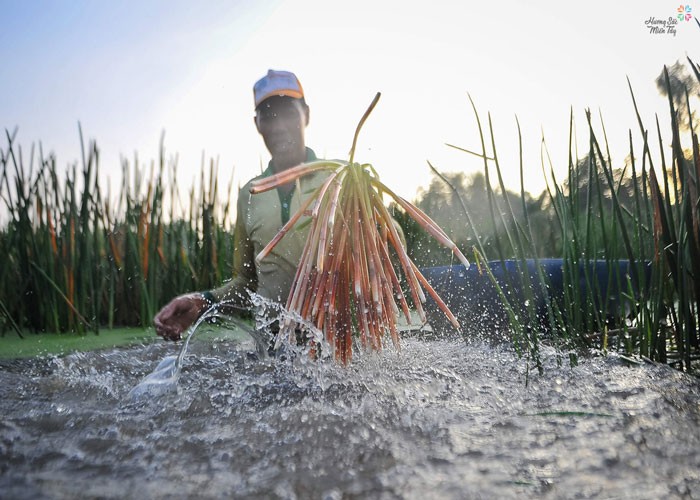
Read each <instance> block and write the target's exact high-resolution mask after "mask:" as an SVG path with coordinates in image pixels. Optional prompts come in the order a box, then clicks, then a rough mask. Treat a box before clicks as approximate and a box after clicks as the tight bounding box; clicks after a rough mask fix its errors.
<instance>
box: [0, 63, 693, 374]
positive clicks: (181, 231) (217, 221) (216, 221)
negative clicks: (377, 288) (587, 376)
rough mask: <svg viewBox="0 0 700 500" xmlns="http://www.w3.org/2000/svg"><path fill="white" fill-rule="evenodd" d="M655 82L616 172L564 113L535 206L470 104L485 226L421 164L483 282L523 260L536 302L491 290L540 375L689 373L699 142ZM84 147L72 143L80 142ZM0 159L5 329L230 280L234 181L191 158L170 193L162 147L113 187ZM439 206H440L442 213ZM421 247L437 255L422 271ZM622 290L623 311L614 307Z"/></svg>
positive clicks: (99, 312) (131, 317)
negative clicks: (666, 366)
mask: <svg viewBox="0 0 700 500" xmlns="http://www.w3.org/2000/svg"><path fill="white" fill-rule="evenodd" d="M688 65H689V67H690V68H691V70H692V72H693V75H694V76H695V77H696V78H697V79H698V81H700V66H698V65H697V64H695V63H694V62H693V61H692V60H690V59H688ZM665 75H666V84H667V85H668V89H669V91H668V103H669V106H668V115H667V117H665V118H664V117H658V118H657V120H656V122H655V123H653V124H645V123H643V122H642V120H641V118H640V112H639V110H637V109H636V107H637V105H638V104H637V103H636V102H634V104H633V105H634V106H635V110H636V111H637V117H638V121H637V123H634V124H632V126H631V128H630V131H629V157H628V159H627V161H626V162H624V165H623V166H622V167H616V166H615V165H617V164H619V163H620V161H619V159H612V158H610V154H609V151H608V144H607V139H606V136H605V127H604V123H602V121H601V122H599V123H598V122H597V121H596V120H595V119H594V118H593V117H592V115H591V114H590V112H587V113H586V125H585V126H586V128H587V130H588V137H589V140H588V143H587V144H586V145H585V146H582V145H579V144H575V143H574V140H573V136H574V132H573V128H574V120H573V113H572V118H571V123H570V129H571V133H570V137H571V138H572V139H571V140H570V144H569V151H570V155H569V160H568V169H567V171H568V173H567V176H566V178H564V179H560V178H557V177H556V176H555V174H554V172H555V171H557V169H555V168H554V165H552V164H551V161H550V160H549V158H548V155H547V152H546V145H543V154H542V160H541V169H542V175H543V176H544V177H545V178H547V180H548V187H547V190H546V191H545V192H544V193H542V194H541V195H539V196H538V197H533V196H532V195H531V194H530V193H527V192H526V191H525V189H524V181H523V178H524V175H525V173H524V171H525V164H526V163H527V164H528V165H531V163H532V162H531V161H529V160H528V161H526V159H525V158H523V155H522V148H521V146H520V145H519V144H507V145H499V146H498V147H501V148H503V147H507V148H519V147H520V178H521V188H520V192H519V193H511V192H509V191H508V190H507V189H506V186H505V183H504V180H503V176H502V172H503V169H502V166H501V164H500V163H499V156H498V147H497V141H496V138H495V137H494V134H493V128H492V125H493V124H492V122H491V117H490V116H489V117H488V118H487V120H486V121H485V122H483V121H482V117H481V115H480V114H479V113H478V112H477V109H476V106H474V104H473V103H472V105H473V108H474V116H475V119H476V120H477V122H478V125H479V133H480V135H479V138H478V139H479V142H480V144H481V150H480V151H466V150H465V154H470V155H477V156H479V157H480V158H482V159H483V173H482V174H481V175H482V178H481V180H482V182H481V184H480V187H481V189H482V191H481V193H479V195H480V196H482V199H484V200H485V203H484V204H483V205H484V206H486V207H488V210H487V212H486V215H484V216H479V217H478V218H477V217H475V216H474V210H475V207H474V206H470V202H469V196H467V193H465V192H464V191H463V190H460V186H457V185H455V184H454V182H451V180H454V178H453V177H450V176H449V175H448V174H443V173H440V172H439V170H438V169H437V168H435V167H433V166H432V165H431V168H433V171H434V173H435V175H436V180H437V182H444V183H445V185H446V186H447V187H448V190H449V191H450V192H451V193H452V194H451V198H450V200H452V201H450V202H449V203H450V208H451V212H450V220H451V222H450V223H451V224H455V227H456V228H457V230H458V231H459V230H460V228H461V237H453V238H452V239H453V240H454V241H455V242H456V243H457V246H458V248H459V250H461V252H462V253H464V254H465V255H467V256H469V257H470V260H472V261H473V265H478V266H480V268H483V269H484V272H485V273H488V269H487V268H486V266H484V263H485V262H486V261H501V262H505V260H507V259H515V260H517V261H518V262H520V263H521V264H522V269H523V272H522V273H520V275H519V276H517V277H515V278H514V280H516V281H518V283H513V284H512V286H513V287H516V286H517V287H519V288H521V289H522V290H524V291H525V294H526V299H528V297H527V294H528V293H531V294H533V295H532V297H529V298H530V299H532V300H525V301H524V303H523V304H518V303H515V302H514V301H513V300H512V296H513V295H512V294H511V292H510V290H509V289H508V288H509V285H508V284H506V285H505V286H499V287H498V288H499V292H500V293H501V298H502V300H503V301H504V304H505V306H506V309H507V311H508V313H509V317H510V324H511V329H512V332H513V338H514V343H515V345H516V347H517V348H518V349H521V352H522V354H523V355H524V356H527V357H528V358H529V359H531V360H532V363H533V366H537V367H539V366H540V363H539V354H538V353H539V348H540V345H541V344H542V343H543V342H547V343H552V344H555V345H557V346H559V347H561V349H562V352H563V353H569V354H570V358H571V360H572V361H575V359H576V353H577V352H579V350H580V349H581V348H596V349H602V350H617V351H619V352H622V353H625V354H627V355H629V356H639V357H643V358H648V359H650V360H653V361H659V362H663V363H670V364H672V365H673V366H675V367H677V368H678V369H681V370H684V371H693V369H697V360H698V354H699V352H700V344H699V339H698V332H697V328H698V306H699V300H700V280H697V279H696V276H698V275H700V191H699V189H698V179H699V178H700V146H699V143H698V138H697V135H696V134H695V133H694V130H695V129H696V128H697V127H696V126H695V124H694V123H693V122H692V120H693V113H692V110H691V109H690V108H691V104H690V102H691V100H690V96H688V95H687V92H686V96H685V99H684V103H685V104H684V106H685V107H686V110H687V111H688V112H686V113H680V112H679V111H680V110H679V109H678V105H677V103H676V102H674V99H673V98H672V93H671V91H670V82H669V77H668V72H666V73H665ZM630 92H631V93H632V87H631V86H630ZM632 97H633V98H634V95H633V93H632ZM681 117H683V118H681ZM683 119H685V120H686V121H687V122H683V121H682V120H683ZM669 130H670V133H671V134H670V136H671V137H672V142H671V144H665V143H664V141H663V139H662V136H664V134H662V131H664V132H666V133H668V132H669ZM82 139H83V138H82V132H81V144H83V142H82ZM652 146H653V147H652ZM652 150H655V151H659V153H658V155H655V154H653V153H652ZM579 151H582V152H583V154H582V155H581V156H580V157H579V153H578V152H579ZM669 151H670V154H668V152H669ZM0 166H1V171H0V203H1V204H2V205H3V208H2V210H3V211H6V212H7V217H6V218H5V219H2V223H1V225H0V254H1V255H3V258H4V262H3V265H2V266H0V331H1V332H2V335H3V336H8V335H13V336H22V335H26V334H28V333H41V332H59V333H60V332H77V333H81V334H91V333H95V334H96V333H99V331H100V329H101V328H110V329H111V328H113V327H116V326H120V327H121V326H149V325H150V324H151V320H152V318H153V316H154V314H155V313H156V311H157V310H158V309H159V308H160V307H161V306H162V305H163V304H165V303H166V302H167V301H168V300H170V299H171V298H172V297H173V296H175V295H177V294H180V293H184V292H187V291H192V290H204V289H209V288H213V287H215V286H218V285H219V284H220V283H221V282H223V281H224V280H226V279H229V278H230V277H231V273H232V262H233V235H232V227H233V220H232V219H233V218H234V217H235V214H234V213H233V212H232V209H233V207H235V198H236V193H235V191H234V190H233V186H232V184H231V182H230V181H229V182H228V184H226V185H224V184H223V182H225V181H222V178H224V177H227V176H226V175H220V172H219V168H218V166H217V165H216V164H215V162H210V163H203V164H202V166H201V173H200V176H199V179H198V182H196V183H195V186H196V187H194V188H192V189H191V190H190V191H189V192H188V193H181V192H180V191H179V189H178V183H177V182H176V178H177V164H176V161H175V160H170V161H166V158H165V152H164V151H163V148H162V147H161V154H160V157H159V158H158V160H157V162H156V163H154V164H151V165H148V166H144V165H142V164H140V163H139V161H138V159H137V158H134V160H133V161H129V160H127V159H123V160H122V164H121V170H122V179H123V180H122V182H121V184H120V186H119V187H118V189H117V190H116V192H111V189H109V188H107V189H105V188H104V186H103V183H102V182H101V181H99V179H100V178H101V177H100V168H101V166H100V155H99V149H98V147H97V145H96V143H95V142H94V141H90V142H89V144H87V146H86V147H83V148H82V151H81V160H80V161H79V162H78V163H76V164H74V165H72V166H71V167H70V168H69V169H68V171H67V173H65V172H64V170H63V169H62V168H59V164H58V163H57V159H56V158H55V157H54V156H53V155H47V156H45V155H44V153H43V151H42V150H41V147H40V146H39V147H34V146H32V147H31V148H30V150H29V151H27V150H25V149H23V148H22V147H20V145H19V141H18V139H17V137H16V133H13V132H6V143H5V145H4V146H3V147H1V148H0ZM531 174H532V173H531V172H529V174H528V175H531ZM422 202H425V199H424V200H420V199H419V200H417V201H416V202H415V204H416V206H418V207H419V208H422V210H423V211H424V212H426V213H427V214H428V215H429V216H435V219H436V221H437V222H438V223H439V222H440V219H439V218H438V217H437V215H438V214H434V213H431V208H430V207H428V206H422V205H421V203H422ZM433 208H434V209H437V208H438V207H433ZM439 208H440V211H441V212H447V210H446V207H445V206H444V205H443V206H440V207H439ZM390 210H391V213H392V216H393V217H394V218H395V219H396V220H397V221H398V222H399V223H400V224H401V226H402V229H403V231H404V234H405V236H406V241H407V251H408V255H409V256H411V258H413V259H414V260H415V262H416V263H417V264H418V266H420V265H422V264H424V265H426V264H427V265H438V264H452V263H454V259H453V257H452V253H451V251H449V250H448V251H443V250H439V249H438V248H437V247H435V248H434V249H433V247H430V245H432V244H434V243H430V242H428V241H427V240H426V239H425V237H424V236H422V231H423V230H422V229H421V227H420V224H416V223H415V221H412V219H411V217H408V216H407V214H406V213H405V212H404V209H403V208H402V207H401V206H398V205H394V206H392V207H390ZM387 216H388V215H387ZM427 250H430V251H429V252H428V251H427ZM441 252H442V253H441ZM428 253H429V254H430V255H431V259H432V260H431V261H430V262H427V261H426V262H421V260H420V258H421V256H425V255H428ZM471 256H473V257H474V258H473V259H472V258H471ZM546 257H555V258H561V259H563V262H564V293H563V296H547V297H546V301H545V302H546V308H545V310H544V311H541V310H540V311H537V310H535V306H534V304H535V300H534V298H535V297H534V292H533V290H534V289H535V288H537V287H540V288H543V289H545V290H547V289H548V283H547V280H548V278H547V276H546V275H545V274H544V273H543V272H539V273H538V274H537V275H536V276H534V277H533V276H532V275H531V274H530V273H528V272H525V271H524V270H525V269H527V265H526V263H527V261H528V260H530V261H531V260H533V259H534V260H535V261H537V260H538V259H542V258H546ZM621 260H624V261H625V262H628V263H629V267H628V268H626V269H628V271H627V272H626V273H625V274H624V275H622V276H621V275H620V274H619V273H610V274H609V275H608V276H603V277H601V276H600V275H599V274H597V273H594V272H592V271H591V268H590V266H589V265H588V263H590V262H593V261H602V262H606V263H609V264H611V266H610V268H611V269H613V268H614V266H613V264H615V263H617V262H619V261H621ZM474 262H475V264H474ZM601 280H603V281H605V283H603V282H601ZM613 281H614V283H613ZM494 283H495V280H494ZM580 283H585V285H586V286H583V287H582V286H579V284H580ZM611 290H614V294H616V295H617V296H615V295H614V294H613V293H612V292H610V291H611ZM367 293H371V291H369V290H368V291H367ZM408 295H410V294H408ZM621 297H622V298H624V299H625V300H624V303H625V307H624V308H621V307H618V308H615V307H610V304H611V303H612V302H614V303H621V302H622V301H621V300H620V299H621ZM409 301H410V297H409ZM611 311H612V313H611ZM1 341H2V340H0V342H1Z"/></svg>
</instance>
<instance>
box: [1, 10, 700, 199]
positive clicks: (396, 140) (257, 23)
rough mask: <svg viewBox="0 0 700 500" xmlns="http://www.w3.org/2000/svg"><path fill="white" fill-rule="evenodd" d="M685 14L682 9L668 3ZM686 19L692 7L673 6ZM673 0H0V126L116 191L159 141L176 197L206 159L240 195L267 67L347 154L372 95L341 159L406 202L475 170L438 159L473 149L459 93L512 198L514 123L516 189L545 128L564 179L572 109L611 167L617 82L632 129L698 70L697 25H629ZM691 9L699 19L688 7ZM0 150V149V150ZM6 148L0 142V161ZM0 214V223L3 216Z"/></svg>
mask: <svg viewBox="0 0 700 500" xmlns="http://www.w3.org/2000/svg"><path fill="white" fill-rule="evenodd" d="M684 5H685V4H684ZM688 5H689V6H690V8H691V9H692V10H691V14H693V15H694V14H695V13H696V12H697V14H698V16H700V4H698V5H697V7H696V4H695V3H690V4H688ZM678 7H679V2H678V0H673V1H671V0H642V1H640V0H620V1H615V2H610V1H609V0H605V1H603V0H592V1H587V2H561V1H557V2H555V1H544V0H539V1H529V2H523V1H517V0H503V1H501V2H486V1H481V2H476V1H469V2H467V1H446V0H433V1H430V2H409V1H405V0H404V1H402V2H395V1H382V2H380V1H377V0H371V1H370V0H353V1H352V2H336V1H332V0H277V1H275V0H249V1H246V0H228V1H221V2H214V1H203V2H192V1H180V0H177V1H173V0H167V1H166V0H163V1H157V0H150V1H147V2H141V1H121V2H93V1H84V0H83V1H58V0H53V1H31V0H30V1H26V2H25V1H20V0H0V9H2V10H1V12H2V17H3V18H4V22H3V29H2V30H0V61H2V69H1V70H0V72H1V74H2V77H1V78H0V125H2V126H3V127H4V128H7V129H9V130H13V129H14V128H15V127H16V126H17V127H19V133H18V137H17V140H18V142H19V143H20V144H22V146H23V148H24V149H25V151H28V149H29V146H30V145H31V143H33V142H39V141H41V142H42V144H43V148H44V151H49V150H52V151H54V152H55V153H56V155H57V157H58V161H59V165H60V166H62V167H64V166H67V165H68V164H70V163H73V162H75V161H76V160H77V159H78V158H79V156H80V143H79V138H78V129H77V123H78V121H80V122H81V124H82V128H83V131H84V133H85V135H86V137H87V138H94V139H96V140H97V144H98V146H99V147H100V150H101V168H102V170H103V172H104V173H109V175H111V176H112V179H113V180H112V182H113V183H115V182H116V181H117V180H118V178H119V177H118V176H119V172H120V170H121V167H120V157H121V156H126V157H128V158H129V159H133V156H134V152H138V153H139V159H140V160H141V161H142V162H144V163H150V161H151V160H153V159H156V158H157V152H158V143H159V138H160V135H161V132H162V131H163V130H165V147H166V152H167V154H168V156H171V155H174V154H175V153H178V155H179V167H178V172H179V184H180V185H181V186H183V187H185V186H187V185H188V184H189V183H190V182H191V181H192V180H193V179H195V177H196V176H197V175H198V173H199V171H200V165H201V158H202V155H203V154H204V155H205V157H206V158H207V159H209V158H218V160H219V169H220V176H221V177H222V178H223V180H225V181H228V179H229V178H230V172H231V171H234V172H235V181H234V182H235V183H236V184H239V183H241V184H242V183H243V182H245V181H246V180H247V179H248V178H250V177H252V176H253V175H256V174H257V173H258V172H259V171H260V165H261V163H264V164H266V163H267V161H268V159H269V155H268V153H267V151H266V149H265V147H264V144H263V142H262V139H261V138H260V137H259V136H258V135H257V132H256V131H255V127H254V124H253V120H252V117H253V96H252V86H253V83H254V82H255V81H256V80H257V79H258V78H260V77H261V76H262V75H264V74H265V73H266V71H267V69H268V68H274V69H286V70H291V71H294V72H295V73H296V74H297V75H298V77H299V78H300V80H301V82H302V85H303V86H304V89H305V92H306V95H307V101H308V103H309V105H310V106H311V124H310V125H309V128H308V129H307V144H308V145H309V146H311V147H312V148H314V149H315V150H316V152H317V153H318V154H319V156H324V157H328V158H342V159H347V153H348V150H349V147H350V144H351V141H352V134H353V131H354V129H355V126H356V124H357V122H358V120H359V118H360V117H361V115H362V114H363V112H364V111H365V109H366V107H367V106H368V105H369V103H370V101H371V100H372V98H373V96H374V94H375V93H376V92H377V91H381V92H382V99H381V100H380V102H379V105H378V106H377V108H376V109H375V111H374V112H373V114H372V116H371V118H370V120H369V121H368V122H367V124H366V125H365V128H364V129H363V132H362V134H361V137H360V141H359V144H358V152H357V153H356V159H357V160H358V161H361V162H363V163H364V162H368V163H372V164H373V165H374V166H375V168H377V170H378V171H379V173H380V176H381V177H382V179H383V180H384V182H385V183H386V184H387V185H389V186H391V187H393V188H394V189H395V190H396V191H398V192H399V193H401V194H403V195H404V196H407V197H409V198H413V197H414V196H415V193H416V190H417V188H418V187H419V186H425V185H427V183H428V182H429V179H430V171H429V168H428V166H427V162H426V160H430V161H431V163H433V165H435V166H436V167H437V168H438V169H439V170H441V171H465V172H468V173H471V172H474V171H478V170H480V169H482V168H483V164H482V163H481V161H480V160H478V159H476V158H474V157H471V156H469V155H466V154H465V153H461V152H458V151H455V150H452V149H450V148H448V147H447V146H446V145H445V143H452V144H455V145H459V146H462V147H465V148H468V149H473V150H478V149H479V148H480V142H479V135H478V133H477V129H476V124H475V119H474V115H473V113H472V111H471V108H470V104H469V100H468V97H467V94H468V93H469V94H471V96H472V98H473V99H474V101H475V103H476V106H477V108H478V110H479V111H480V113H481V115H482V116H481V118H482V123H485V121H486V118H487V113H488V112H490V113H491V116H492V119H493V120H494V123H495V134H496V139H497V141H498V143H497V146H498V148H499V149H498V153H499V157H500V159H501V162H502V164H503V165H502V166H503V168H504V170H505V174H506V176H507V179H508V181H507V182H508V183H509V184H510V185H511V186H512V187H514V188H515V187H517V186H518V184H517V183H518V173H517V168H518V160H517V158H518V156H517V155H518V139H517V135H516V126H515V117H516V115H517V117H518V119H519V120H520V125H521V129H522V134H523V145H524V146H523V147H524V158H525V165H526V172H527V180H526V182H527V184H526V188H527V189H528V190H530V191H531V192H537V193H539V192H540V191H541V190H542V189H543V187H544V179H543V176H542V173H541V169H540V141H541V138H542V134H543V133H544V135H545V138H546V140H547V143H548V146H549V149H550V152H551V153H552V156H553V160H554V162H555V164H556V168H557V169H558V171H562V169H565V168H566V161H567V143H568V133H569V132H568V121H569V113H570V109H572V108H573V111H574V114H575V119H576V122H577V124H578V127H579V128H580V129H581V132H580V134H579V137H580V149H581V150H582V154H583V152H585V149H586V145H585V144H586V136H585V135H584V134H583V129H584V128H585V114H584V110H585V109H586V108H587V107H590V108H591V109H592V110H594V111H595V112H597V111H598V110H600V111H601V112H602V115H603V118H604V121H605V127H606V131H607V134H608V138H609V140H610V145H611V150H612V154H613V160H614V161H615V162H616V163H618V164H621V163H622V162H623V161H624V157H625V156H626V154H627V148H628V138H627V134H628V129H629V128H633V130H634V132H635V133H636V121H635V116H634V114H633V107H632V103H631V99H630V95H629V90H628V87H627V80H626V77H629V79H630V80H631V82H632V85H633V87H634V90H635V94H636V97H637V101H638V103H639V104H640V106H641V108H642V112H643V118H644V119H645V121H646V124H647V126H648V127H650V128H651V127H652V126H653V117H654V113H656V112H658V113H660V116H661V120H662V123H663V124H665V123H666V120H667V111H666V110H667V108H666V103H665V101H664V100H663V99H662V98H661V97H660V96H659V94H658V92H657V90H656V86H655V83H654V79H655V77H656V76H657V75H658V74H659V73H660V72H661V70H662V67H663V65H664V64H667V65H671V64H673V63H674V62H675V61H676V60H678V59H682V60H685V57H686V56H690V57H691V58H693V59H694V60H695V61H696V62H700V27H698V25H697V24H696V22H695V19H694V18H693V19H691V20H690V21H685V20H684V21H682V22H679V23H678V24H677V25H676V26H675V30H676V34H675V36H674V35H673V34H670V33H665V34H659V33H657V34H652V33H651V32H650V30H649V27H648V26H647V25H645V21H646V20H648V19H649V18H650V17H654V18H656V19H657V20H668V19H669V18H676V16H677V9H678ZM696 8H697V11H695V9H696ZM3 143H4V141H3ZM4 147H5V145H3V148H4ZM4 209H5V207H3V208H2V209H0V210H4Z"/></svg>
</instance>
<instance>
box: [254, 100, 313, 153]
mask: <svg viewBox="0 0 700 500" xmlns="http://www.w3.org/2000/svg"><path fill="white" fill-rule="evenodd" d="M307 122H308V108H307V107H306V106H305V105H303V104H302V102H301V101H300V100H298V99H293V98H291V97H284V96H273V97H270V98H268V99H265V100H264V101H263V102H262V103H260V106H258V108H257V110H256V114H255V125H256V126H257V128H258V132H260V134H261V135H262V136H263V140H264V141H265V146H267V149H268V150H269V151H270V154H271V155H272V156H273V157H278V156H284V155H288V154H295V153H298V152H299V151H300V150H303V148H304V128H305V127H306V124H307Z"/></svg>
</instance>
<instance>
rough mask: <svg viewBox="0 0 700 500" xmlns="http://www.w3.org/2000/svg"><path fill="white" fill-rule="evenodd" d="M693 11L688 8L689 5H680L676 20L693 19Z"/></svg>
mask: <svg viewBox="0 0 700 500" xmlns="http://www.w3.org/2000/svg"><path fill="white" fill-rule="evenodd" d="M692 10H693V9H691V8H690V5H681V6H680V7H678V9H677V11H678V20H679V21H690V20H691V19H692V18H693V15H692V14H691V11H692Z"/></svg>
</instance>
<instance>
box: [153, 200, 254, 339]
mask: <svg viewBox="0 0 700 500" xmlns="http://www.w3.org/2000/svg"><path fill="white" fill-rule="evenodd" d="M246 195H247V196H250V195H249V194H247V193H244V192H239V194H238V203H237V207H238V211H237V216H236V225H235V227H234V234H233V241H234V249H233V252H234V253H233V279H232V280H231V281H229V282H227V283H225V284H224V285H222V286H220V287H219V288H216V289H214V290H206V291H202V292H193V293H187V294H184V295H180V296H178V297H175V298H174V299H173V300H171V301H170V302H169V303H168V304H166V305H165V306H164V307H163V308H162V309H161V310H160V311H159V312H158V314H156V316H155V318H154V319H153V324H154V326H155V328H156V333H157V334H158V335H160V336H161V337H163V338H164V339H166V340H180V338H181V337H182V332H184V331H185V330H187V329H188V328H189V327H190V325H192V323H194V322H195V321H196V320H197V319H198V318H199V317H200V316H201V315H202V314H203V313H204V311H206V310H207V309H209V307H211V306H212V305H213V304H214V303H215V302H221V301H222V300H226V301H227V303H231V304H232V305H234V307H241V308H246V309H247V308H248V307H249V306H250V298H249V295H248V290H251V291H255V290H256V289H257V283H258V281H257V273H256V271H255V249H254V247H253V243H252V242H251V241H250V238H249V237H248V232H247V230H246V227H245V218H246V217H247V212H246V209H247V197H246ZM244 200H245V201H244Z"/></svg>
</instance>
